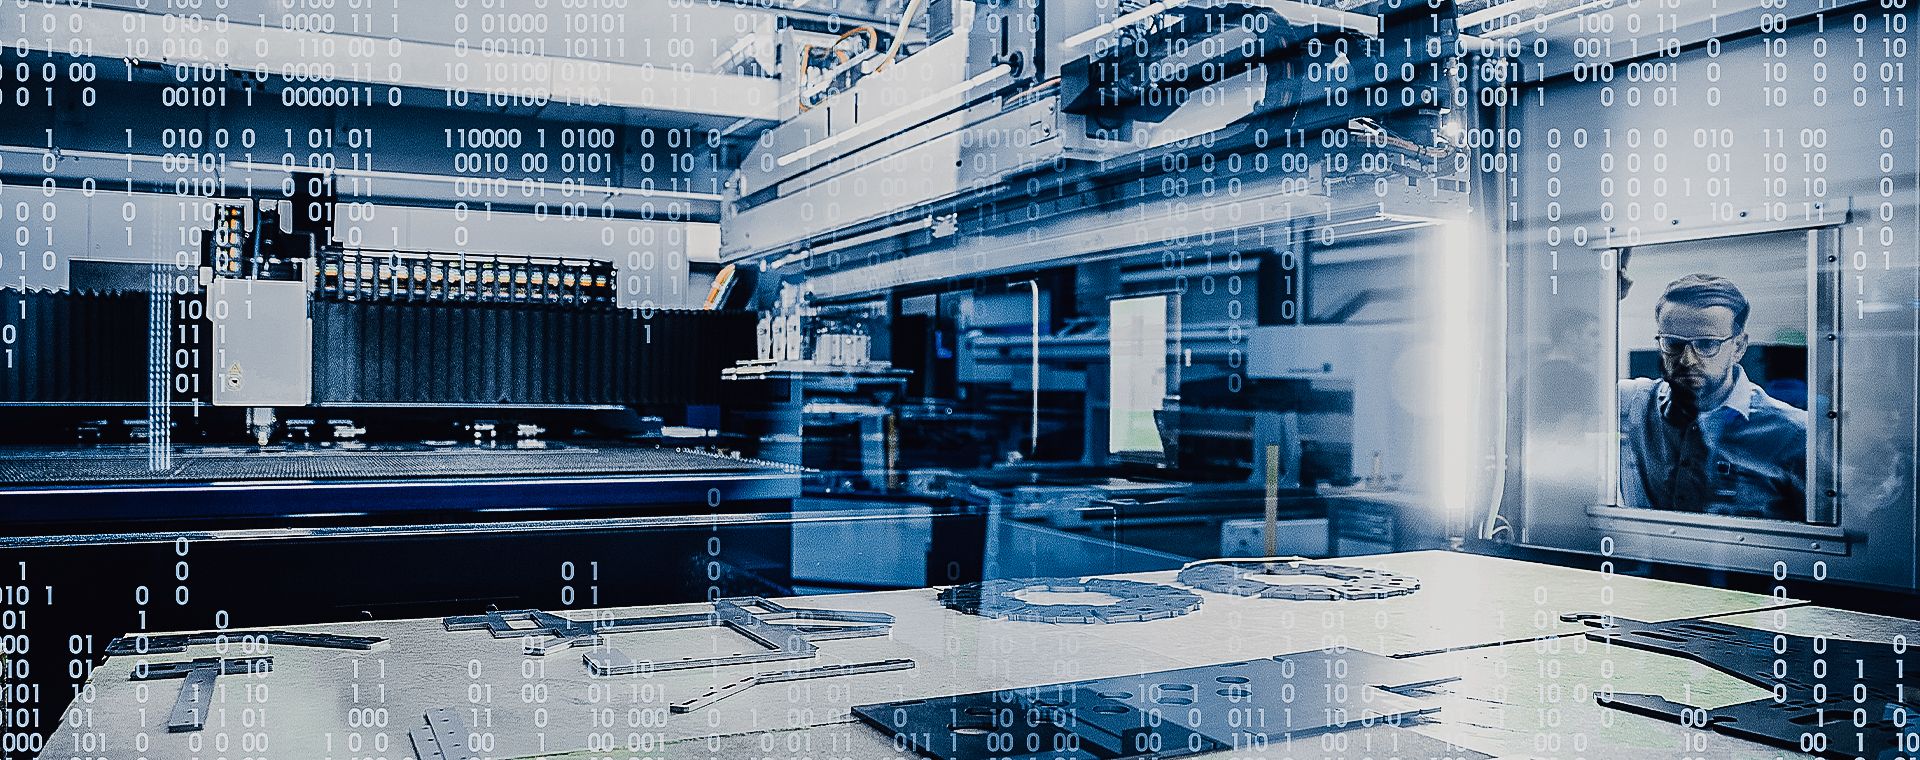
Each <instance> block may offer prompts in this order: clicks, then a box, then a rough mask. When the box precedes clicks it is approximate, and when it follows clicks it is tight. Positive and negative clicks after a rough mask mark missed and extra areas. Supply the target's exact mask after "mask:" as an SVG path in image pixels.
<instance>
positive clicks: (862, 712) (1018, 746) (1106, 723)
mask: <svg viewBox="0 0 1920 760" xmlns="http://www.w3.org/2000/svg"><path fill="white" fill-rule="evenodd" d="M1337 674H1339V675H1337ZM1454 680H1457V678H1456V677H1455V676H1452V675H1449V674H1446V673H1442V672H1439V671H1435V670H1433V669H1432V668H1431V667H1430V666H1423V665H1417V664H1414V663H1411V662H1408V661H1405V660H1395V659H1390V658H1386V657H1381V656H1378V655H1374V654H1369V653H1366V652H1360V651H1354V650H1347V651H1345V652H1337V653H1336V652H1306V653H1301V654H1290V655H1281V656H1278V657H1274V658H1271V659H1262V660H1249V661H1242V662H1229V663H1224V664H1220V665H1208V666H1204V667H1197V668H1183V669H1180V670H1168V671H1160V672H1157V673H1144V674H1140V675H1133V676H1121V677H1117V678H1102V679H1094V680H1088V681H1075V682H1071V683H1061V684H1054V685H1050V686H1035V687H1029V688H1024V689H1013V690H1002V691H991V692H978V693H974V694H961V695H956V696H950V697H940V698H936V699H915V700H905V701H900V702H889V703H885V704H877V705H862V706H859V707H855V708H854V709H853V714H854V715H855V716H857V717H859V718H860V720H862V721H864V722H865V723H867V724H868V725H870V726H873V727H874V728H876V729H879V730H880V731H881V732H883V733H886V734H888V735H890V736H892V737H893V740H894V742H895V746H897V747H907V748H911V749H912V750H913V751H916V752H920V753H923V754H925V755H927V756H930V757H933V758H937V760H972V759H973V758H982V757H996V758H1007V759H1008V760H1026V759H1029V758H1031V759H1038V758H1049V759H1052V758H1058V759H1059V760H1114V759H1115V758H1147V757H1153V758H1162V757H1181V756H1186V755H1197V754H1204V753H1208V752H1219V751H1226V750H1242V751H1244V749H1246V748H1256V747H1265V746H1268V745H1270V744H1271V745H1275V746H1278V745H1279V744H1281V743H1283V742H1288V741H1292V740H1296V739H1304V738H1308V737H1312V736H1316V735H1319V734H1324V733H1329V732H1334V731H1345V730H1352V729H1358V728H1371V727H1376V726H1404V725H1409V724H1412V723H1414V722H1417V721H1420V720H1424V719H1425V718H1423V716H1427V715H1431V714H1432V713H1434V712H1436V711H1438V710H1439V707H1438V706H1430V705H1427V704H1425V703H1423V702H1422V701H1421V700H1420V699H1418V698H1415V697H1412V696H1408V695H1407V693H1412V692H1414V691H1415V690H1418V689H1424V688H1430V687H1433V686H1437V685H1439V684H1444V683H1448V682H1451V681H1454ZM1403 692H1406V693H1403ZM1282 700H1290V701H1288V702H1286V707H1287V709H1285V710H1275V709H1269V705H1273V704H1276V703H1279V702H1280V701H1282ZM1161 715H1164V716H1166V717H1165V718H1164V719H1159V718H1158V716H1161ZM1175 716H1177V718H1178V719H1175ZM1256 716H1257V719H1256ZM1023 752H1024V753H1025V754H1022V753H1023Z"/></svg>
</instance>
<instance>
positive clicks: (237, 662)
mask: <svg viewBox="0 0 1920 760" xmlns="http://www.w3.org/2000/svg"><path fill="white" fill-rule="evenodd" d="M272 670H273V658H272V657H236V658H232V659H228V658H224V657H201V658H199V659H196V660H193V661H192V662H158V663H146V662H143V663H140V664H139V665H136V666H134V668H133V673H132V674H131V675H129V676H128V677H127V678H128V680H133V681H153V680H158V679H162V678H179V679H182V680H181V683H180V694H179V696H177V697H174V700H173V709H172V710H169V711H168V712H167V731H169V732H171V733H176V734H177V733H182V732H186V731H199V730H200V729H202V728H205V727H206V725H207V705H208V703H210V702H211V701H212V700H213V683H214V681H215V680H217V679H218V678H219V677H220V676H223V675H242V674H248V673H267V672H271V671H272Z"/></svg>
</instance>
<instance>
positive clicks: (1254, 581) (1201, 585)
mask: <svg viewBox="0 0 1920 760" xmlns="http://www.w3.org/2000/svg"><path fill="white" fill-rule="evenodd" d="M1269 576H1271V577H1273V579H1274V580H1286V579H1290V578H1299V579H1300V580H1299V581H1289V582H1277V583H1269V582H1267V581H1266V580H1263V578H1265V577H1269ZM1179 579H1180V582H1181V583H1184V584H1186V585H1187V586H1190V587H1193V588H1196V589H1199V590H1201V591H1212V592H1214V593H1216V594H1232V595H1234V596H1252V597H1260V598H1262V599H1292V600H1296V601H1342V600H1350V599H1385V598H1387V597H1391V596H1403V595H1406V594H1411V593H1413V592H1415V591H1418V590H1420V581H1419V579H1416V578H1410V577H1408V576H1405V575H1396V574H1394V573H1389V572H1386V571H1384V570H1374V569H1372V568H1365V567H1343V566H1339V565H1316V564H1312V563H1307V562H1295V561H1261V560H1247V561H1243V562H1195V563H1193V564H1190V565H1187V566H1186V567H1185V568H1183V569H1181V570H1180V576H1179Z"/></svg>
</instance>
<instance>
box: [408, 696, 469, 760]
mask: <svg viewBox="0 0 1920 760" xmlns="http://www.w3.org/2000/svg"><path fill="white" fill-rule="evenodd" d="M470 733H471V732H470V731H469V730H468V729H467V724H466V723H465V722H463V721H461V720H460V712H459V711H458V710H455V709H453V708H451V707H436V708H434V709H432V710H428V711H427V725H425V726H421V727H419V728H415V729H413V730H412V731H408V732H407V738H409V739H412V740H413V753H414V754H415V755H418V756H419V758H420V760H479V757H480V755H479V754H478V753H475V752H474V751H473V748H472V747H469V746H467V736H468V735H469V734H470Z"/></svg>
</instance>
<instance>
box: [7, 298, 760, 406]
mask: <svg viewBox="0 0 1920 760" xmlns="http://www.w3.org/2000/svg"><path fill="white" fill-rule="evenodd" d="M147 305H148V297H147V294H146V293H142V292H137V291H136V292H110V293H94V292H73V291H25V292H23V291H20V290H15V289H11V288H7V289H0V403H11V404H60V403H126V404H142V403H145V402H146V399H147V355H148V346H149V343H150V340H149V337H148V332H149V329H148V326H149V324H150V323H151V318H150V316H149V314H148V313H147ZM748 329H749V330H751V329H752V328H751V327H749V328H748Z"/></svg>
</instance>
